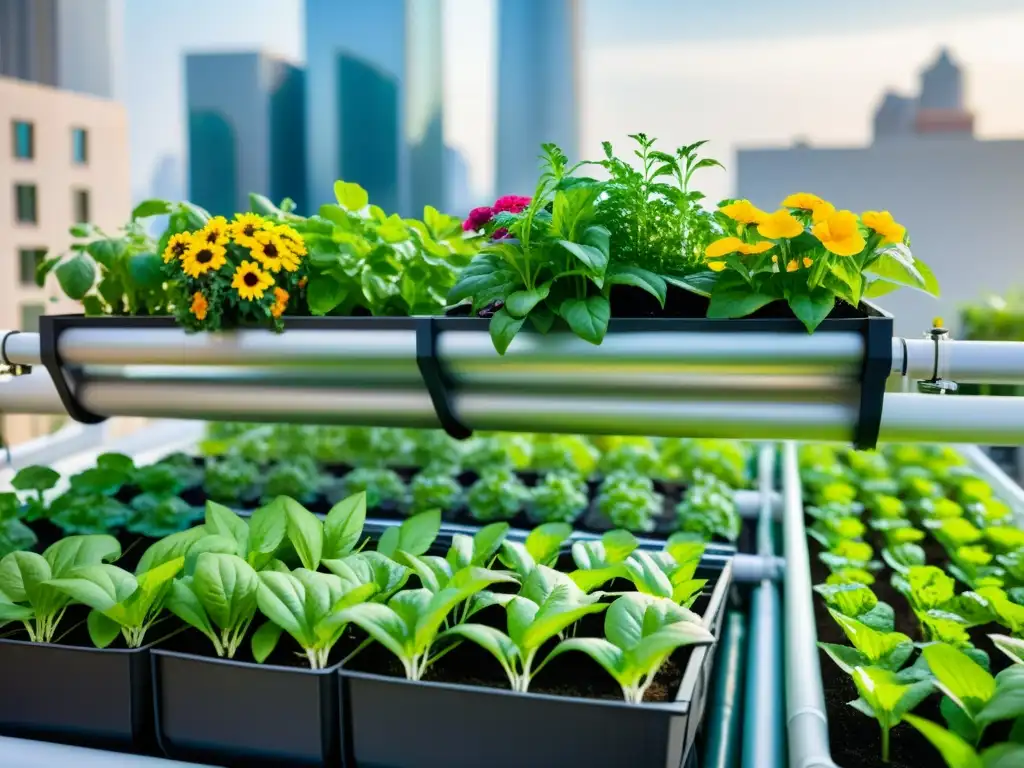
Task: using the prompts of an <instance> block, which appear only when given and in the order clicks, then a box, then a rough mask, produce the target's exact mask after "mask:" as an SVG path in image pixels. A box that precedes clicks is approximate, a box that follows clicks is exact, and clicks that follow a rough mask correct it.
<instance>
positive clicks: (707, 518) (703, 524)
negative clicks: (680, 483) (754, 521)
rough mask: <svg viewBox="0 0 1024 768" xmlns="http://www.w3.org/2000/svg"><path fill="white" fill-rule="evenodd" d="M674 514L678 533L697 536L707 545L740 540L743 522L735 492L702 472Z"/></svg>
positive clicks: (698, 473)
mask: <svg viewBox="0 0 1024 768" xmlns="http://www.w3.org/2000/svg"><path fill="white" fill-rule="evenodd" d="M675 512H676V519H677V520H678V521H679V529H680V530H681V531H683V532H684V533H694V534H697V535H699V536H700V537H701V538H703V539H704V540H705V541H710V540H711V539H712V538H714V537H715V536H718V537H719V538H722V539H725V540H726V541H736V539H737V538H739V535H740V528H741V527H742V524H743V521H742V520H741V519H740V515H739V511H738V510H737V508H736V500H735V498H734V496H733V490H732V488H730V487H729V486H727V485H726V484H725V483H723V482H721V481H720V480H718V478H716V477H713V476H709V475H705V474H704V473H703V472H701V471H700V470H697V472H696V477H695V479H694V484H693V485H691V486H690V488H689V490H688V491H687V493H686V497H685V498H684V499H683V500H682V501H681V502H679V504H678V505H676V509H675Z"/></svg>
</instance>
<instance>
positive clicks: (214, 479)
mask: <svg viewBox="0 0 1024 768" xmlns="http://www.w3.org/2000/svg"><path fill="white" fill-rule="evenodd" d="M259 479H260V470H259V467H257V466H256V465H255V464H253V463H251V462H249V461H246V460H245V459H244V458H242V457H241V456H225V457H223V458H219V459H214V460H212V461H209V462H207V464H206V475H205V477H204V479H203V490H204V491H205V492H206V495H207V496H208V497H209V498H210V499H212V500H213V501H216V502H218V503H220V504H235V503H238V502H240V501H242V500H244V499H246V498H248V497H250V496H251V495H252V494H253V489H254V487H255V486H256V484H257V482H258V481H259Z"/></svg>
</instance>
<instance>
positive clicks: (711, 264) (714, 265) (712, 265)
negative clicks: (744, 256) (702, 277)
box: [708, 261, 725, 272]
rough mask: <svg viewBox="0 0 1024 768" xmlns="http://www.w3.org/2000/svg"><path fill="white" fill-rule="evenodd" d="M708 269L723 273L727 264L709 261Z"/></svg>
mask: <svg viewBox="0 0 1024 768" xmlns="http://www.w3.org/2000/svg"><path fill="white" fill-rule="evenodd" d="M708 269H710V270H711V271H712V272H721V271H722V270H723V269H725V262H724V261H709V262H708Z"/></svg>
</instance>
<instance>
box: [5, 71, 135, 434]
mask: <svg viewBox="0 0 1024 768" xmlns="http://www.w3.org/2000/svg"><path fill="white" fill-rule="evenodd" d="M130 213H131V192H130V178H129V167H128V126H127V118H126V115H125V110H124V108H123V107H122V106H121V105H120V104H117V103H114V102H111V101H107V100H104V99H98V98H94V97H91V96H84V95H81V94H76V93H70V92H67V91H61V90H57V89H55V88H48V87H46V86H42V85H38V84H35V83H27V82H23V81H21V80H15V79H13V78H6V77H0V328H16V329H21V330H26V331H34V330H36V329H37V327H38V322H39V316H40V315H42V314H44V313H45V312H47V311H49V312H54V311H65V312H80V311H81V307H80V306H79V305H78V304H77V302H73V301H68V300H66V299H64V300H58V301H56V302H54V301H53V300H54V299H59V297H60V296H61V294H60V291H59V289H58V288H57V286H56V284H55V283H54V281H52V280H51V281H50V282H49V283H48V285H47V287H45V288H39V287H37V286H36V284H35V271H36V266H37V265H38V264H39V262H40V261H41V260H42V259H43V258H44V256H45V255H46V254H48V253H49V254H58V253H61V252H63V251H66V250H67V249H68V248H69V246H70V244H71V236H70V234H69V231H68V230H69V228H70V227H71V226H72V225H74V224H77V223H81V222H92V223H95V224H98V225H99V226H101V227H103V228H105V229H107V230H108V231H114V230H115V229H116V228H117V227H118V226H121V225H123V224H124V222H125V221H127V219H128V216H129V215H130ZM49 419H50V417H43V416H9V417H6V419H5V421H6V423H5V427H6V428H5V430H4V436H5V438H6V440H7V441H8V442H9V443H14V442H18V441H20V440H23V439H26V438H27V437H30V436H33V435H34V434H38V433H39V432H40V431H45V425H42V423H41V421H40V420H44V421H49Z"/></svg>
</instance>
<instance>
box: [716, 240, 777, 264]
mask: <svg viewBox="0 0 1024 768" xmlns="http://www.w3.org/2000/svg"><path fill="white" fill-rule="evenodd" d="M774 247H775V244H774V243H769V242H768V241H767V240H762V241H761V242H758V243H744V242H743V241H742V240H740V239H739V238H738V237H723V238H720V239H718V240H715V242H713V243H711V244H710V245H709V246H708V247H707V250H705V251H704V255H705V256H706V257H707V258H709V259H720V258H721V257H722V256H728V255H729V254H730V253H741V254H743V255H744V256H749V255H751V254H753V253H764V252H765V251H770V250H771V249H772V248H774Z"/></svg>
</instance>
